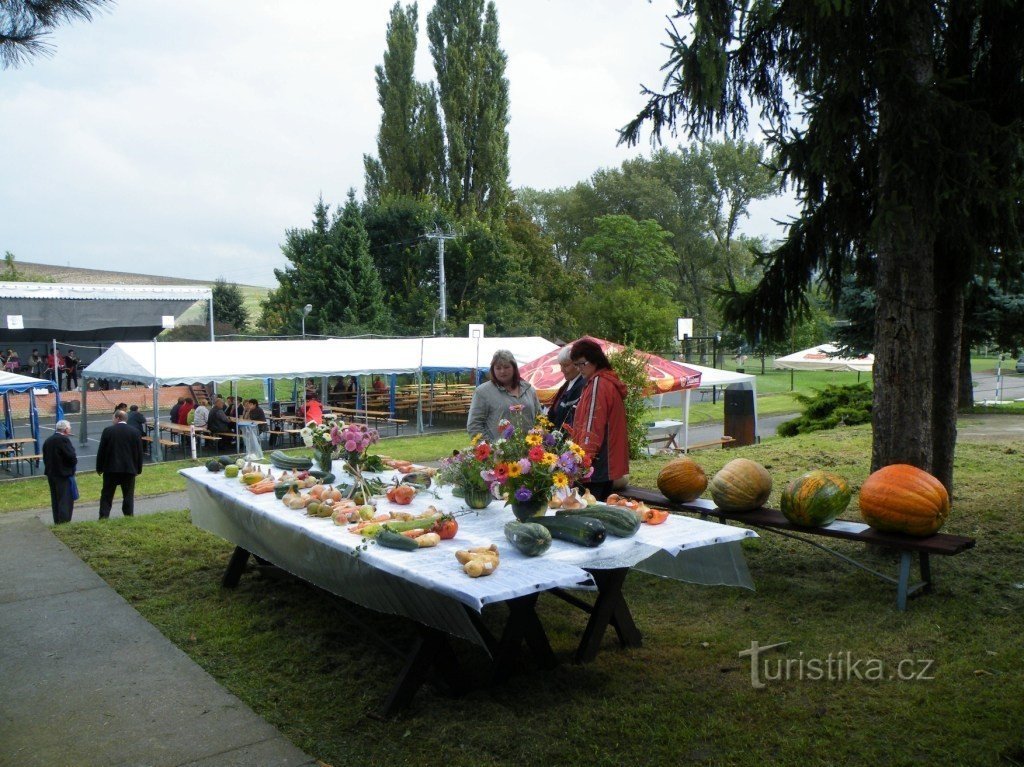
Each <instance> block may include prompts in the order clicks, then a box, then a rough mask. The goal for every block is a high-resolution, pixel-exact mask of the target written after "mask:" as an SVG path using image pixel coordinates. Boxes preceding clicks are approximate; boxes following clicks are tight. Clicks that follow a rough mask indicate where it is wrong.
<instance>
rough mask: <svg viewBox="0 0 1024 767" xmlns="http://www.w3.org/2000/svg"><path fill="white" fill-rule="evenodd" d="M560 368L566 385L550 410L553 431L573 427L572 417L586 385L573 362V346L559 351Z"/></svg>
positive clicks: (563, 385) (558, 393)
mask: <svg viewBox="0 0 1024 767" xmlns="http://www.w3.org/2000/svg"><path fill="white" fill-rule="evenodd" d="M558 366H559V367H560V368H561V370H562V378H564V379H565V383H563V384H562V385H561V386H560V387H558V391H557V392H555V398H554V399H553V400H552V401H551V407H550V408H549V409H548V420H550V421H551V423H552V424H553V426H552V428H553V429H561V428H562V427H563V426H572V417H573V414H574V413H575V412H576V405H577V404H579V401H580V395H581V394H582V393H583V384H584V379H583V376H582V375H580V371H579V369H578V368H577V367H576V365H575V364H573V361H572V346H570V345H567V346H563V347H562V348H561V349H560V350H559V352H558Z"/></svg>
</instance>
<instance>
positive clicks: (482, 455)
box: [473, 442, 491, 461]
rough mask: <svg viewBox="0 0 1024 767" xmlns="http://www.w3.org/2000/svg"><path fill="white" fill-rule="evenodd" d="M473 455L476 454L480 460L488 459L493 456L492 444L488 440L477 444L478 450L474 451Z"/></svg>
mask: <svg viewBox="0 0 1024 767" xmlns="http://www.w3.org/2000/svg"><path fill="white" fill-rule="evenodd" d="M473 455H474V456H476V459H477V460H478V461H486V460H487V459H488V458H490V457H491V446H490V445H488V444H487V443H486V442H481V443H480V444H479V445H477V446H476V450H474V451H473Z"/></svg>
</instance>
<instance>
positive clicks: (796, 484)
mask: <svg viewBox="0 0 1024 767" xmlns="http://www.w3.org/2000/svg"><path fill="white" fill-rule="evenodd" d="M850 494H851V493H850V485H849V483H848V482H847V481H846V480H845V479H843V478H842V477H840V476H839V475H838V474H833V473H832V472H830V471H821V470H818V471H810V472H807V473H806V474H804V475H803V476H801V477H797V478H796V479H794V480H793V481H792V482H790V483H789V484H788V485H786V489H785V490H783V491H782V498H781V501H780V503H781V509H782V515H783V516H784V517H785V518H786V519H788V520H789V521H790V522H792V523H793V524H794V525H802V526H804V527H821V526H823V525H828V524H831V523H832V522H833V521H834V520H835V518H836V517H838V516H839V515H840V514H842V513H843V511H845V510H846V507H847V506H848V505H849V503H850Z"/></svg>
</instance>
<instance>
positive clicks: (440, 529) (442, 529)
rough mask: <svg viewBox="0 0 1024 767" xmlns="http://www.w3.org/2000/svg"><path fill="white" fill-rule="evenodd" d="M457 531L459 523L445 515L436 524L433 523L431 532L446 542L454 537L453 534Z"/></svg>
mask: <svg viewBox="0 0 1024 767" xmlns="http://www.w3.org/2000/svg"><path fill="white" fill-rule="evenodd" d="M458 531H459V523H458V522H456V521H455V517H453V516H450V515H448V514H445V515H444V516H443V517H441V518H440V519H439V520H437V522H435V523H434V527H433V530H432V532H435V533H437V534H438V535H440V536H441V540H442V541H447V540H449V539H451V538H454V537H455V533H457V532H458Z"/></svg>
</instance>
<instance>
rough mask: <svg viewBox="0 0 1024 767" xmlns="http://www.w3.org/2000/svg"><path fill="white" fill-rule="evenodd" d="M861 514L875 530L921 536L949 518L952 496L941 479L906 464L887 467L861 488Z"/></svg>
mask: <svg viewBox="0 0 1024 767" xmlns="http://www.w3.org/2000/svg"><path fill="white" fill-rule="evenodd" d="M859 503H860V515H861V516H862V517H863V518H864V521H865V522H867V523H868V524H869V525H870V526H871V527H873V528H875V529H876V530H883V531H885V532H890V533H906V534H907V535H917V536H921V537H925V536H929V535H934V534H935V533H937V532H938V531H939V528H940V527H942V525H943V524H944V523H945V521H946V519H947V518H948V517H949V493H947V492H946V488H945V487H944V486H943V484H942V483H941V482H939V480H937V479H936V478H935V477H933V476H932V475H931V474H929V473H928V472H926V471H922V470H921V469H919V468H917V467H916V466H910V465H909V464H906V463H894V464H892V465H891V466H885V467H883V468H881V469H879V470H878V471H876V472H875V473H874V474H872V475H871V476H870V477H868V478H867V480H865V482H864V484H863V485H862V486H861V488H860V499H859Z"/></svg>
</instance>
